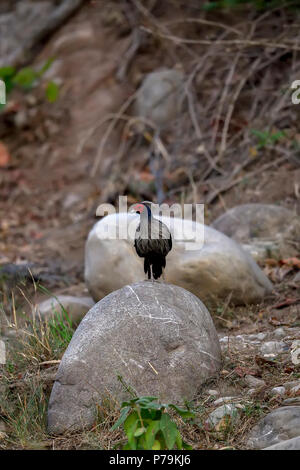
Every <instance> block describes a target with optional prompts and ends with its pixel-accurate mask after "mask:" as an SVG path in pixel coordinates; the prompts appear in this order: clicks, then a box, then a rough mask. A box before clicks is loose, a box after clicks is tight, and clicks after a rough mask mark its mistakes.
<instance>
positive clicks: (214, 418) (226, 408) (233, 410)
mask: <svg viewBox="0 0 300 470" xmlns="http://www.w3.org/2000/svg"><path fill="white" fill-rule="evenodd" d="M225 416H230V419H231V421H232V422H233V423H237V422H238V421H239V410H238V408H237V407H236V405H233V404H232V403H229V404H225V405H222V406H219V407H218V408H216V409H215V410H214V411H213V412H212V413H210V414H209V417H208V419H207V420H206V424H208V425H210V426H214V427H216V426H217V425H218V424H219V422H220V421H221V419H222V418H224V417H225Z"/></svg>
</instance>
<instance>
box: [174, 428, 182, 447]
mask: <svg viewBox="0 0 300 470" xmlns="http://www.w3.org/2000/svg"><path fill="white" fill-rule="evenodd" d="M175 442H176V447H177V449H178V450H181V449H182V438H181V435H180V432H179V431H178V430H177V436H176V441H175Z"/></svg>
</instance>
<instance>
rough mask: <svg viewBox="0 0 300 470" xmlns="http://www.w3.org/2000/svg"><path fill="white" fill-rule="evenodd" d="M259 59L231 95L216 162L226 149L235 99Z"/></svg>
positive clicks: (258, 59) (257, 60)
mask: <svg viewBox="0 0 300 470" xmlns="http://www.w3.org/2000/svg"><path fill="white" fill-rule="evenodd" d="M260 61H261V58H260V57H258V58H257V59H256V60H255V61H254V62H253V64H252V66H251V67H250V70H249V72H248V74H246V75H245V76H244V77H243V79H242V80H241V81H240V83H239V85H238V87H237V89H236V92H235V94H234V95H233V98H232V101H231V103H230V105H229V107H228V111H227V114H226V118H225V123H224V127H223V131H222V139H221V145H220V150H219V155H218V158H217V162H219V161H220V160H221V158H222V156H223V154H224V152H225V150H226V141H227V134H228V128H229V123H230V120H231V117H232V114H233V110H234V107H235V104H236V102H237V99H238V97H239V95H240V93H241V91H242V89H243V87H244V85H245V83H246V81H247V80H248V78H249V77H250V76H251V75H252V73H253V72H254V70H255V69H256V67H257V65H258V64H259V63H260Z"/></svg>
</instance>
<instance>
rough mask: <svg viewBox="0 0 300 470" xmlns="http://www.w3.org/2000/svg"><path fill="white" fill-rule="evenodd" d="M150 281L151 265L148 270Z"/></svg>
mask: <svg viewBox="0 0 300 470" xmlns="http://www.w3.org/2000/svg"><path fill="white" fill-rule="evenodd" d="M148 279H151V265H150V264H149V268H148Z"/></svg>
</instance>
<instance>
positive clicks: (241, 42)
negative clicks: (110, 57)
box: [141, 26, 300, 52]
mask: <svg viewBox="0 0 300 470" xmlns="http://www.w3.org/2000/svg"><path fill="white" fill-rule="evenodd" d="M141 29H142V30H144V31H146V32H147V33H150V34H152V35H154V36H155V35H157V36H159V37H162V38H165V39H169V40H170V41H173V42H175V43H176V44H178V45H179V44H201V45H203V46H210V45H212V44H213V45H215V46H225V48H226V47H228V46H241V47H253V46H260V47H273V48H276V49H288V50H291V51H300V46H297V45H294V41H293V40H289V39H287V40H286V44H283V43H277V42H270V41H268V39H266V38H258V39H252V40H250V39H224V40H218V39H217V40H215V41H211V40H209V39H187V38H181V37H178V36H174V35H172V34H164V33H160V32H158V31H153V30H152V29H150V28H147V27H146V26H141ZM225 51H226V52H228V50H227V49H225ZM223 52H224V51H223Z"/></svg>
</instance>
